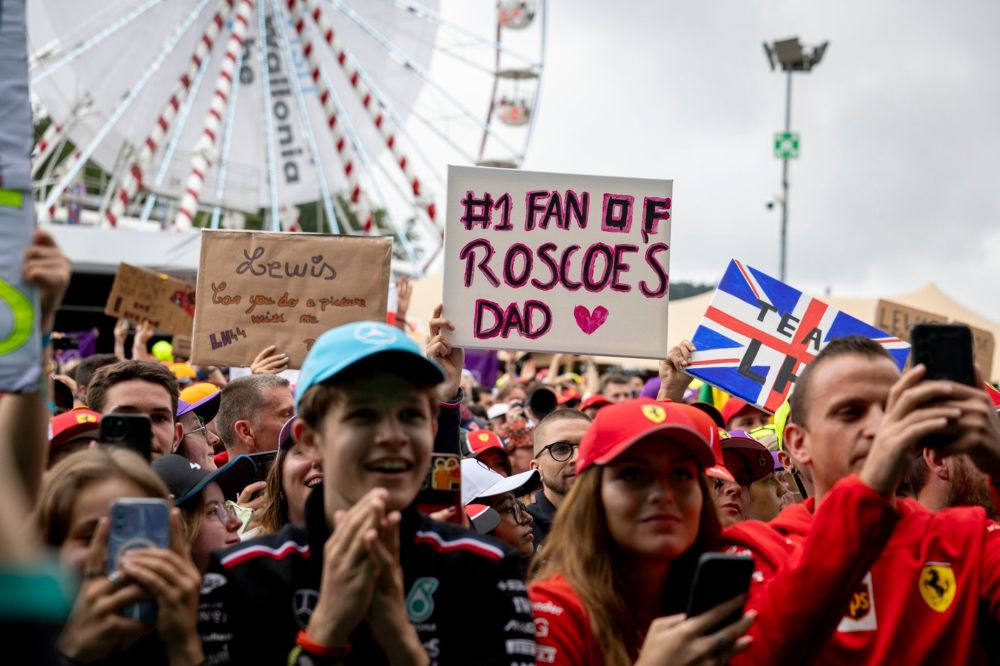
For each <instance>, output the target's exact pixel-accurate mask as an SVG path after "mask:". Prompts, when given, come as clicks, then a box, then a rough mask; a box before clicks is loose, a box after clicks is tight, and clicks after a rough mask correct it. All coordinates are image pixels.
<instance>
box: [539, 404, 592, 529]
mask: <svg viewBox="0 0 1000 666" xmlns="http://www.w3.org/2000/svg"><path fill="white" fill-rule="evenodd" d="M589 425H590V417H589V416H587V415H586V414H584V413H583V412H580V411H577V410H575V409H557V410H555V411H554V412H552V413H551V414H549V415H548V416H546V417H545V418H544V419H542V420H541V421H540V422H539V423H538V426H537V427H536V428H535V435H534V454H535V456H534V459H533V460H532V461H531V469H537V470H538V473H539V474H540V475H541V477H542V489H541V490H539V491H538V492H537V493H535V501H534V502H532V503H531V504H529V505H528V506H527V509H528V513H529V514H531V517H532V519H534V521H535V522H534V530H535V547H536V548H538V547H540V546H541V545H542V541H543V540H544V539H545V536H546V535H547V534H548V533H549V528H550V527H551V526H552V520H553V519H554V518H555V517H556V510H557V509H558V508H559V505H560V504H562V501H563V499H565V497H566V493H568V492H569V488H570V486H571V485H573V479H575V478H576V453H577V449H578V447H579V446H580V439H581V438H583V433H585V432H587V427H588V426H589Z"/></svg>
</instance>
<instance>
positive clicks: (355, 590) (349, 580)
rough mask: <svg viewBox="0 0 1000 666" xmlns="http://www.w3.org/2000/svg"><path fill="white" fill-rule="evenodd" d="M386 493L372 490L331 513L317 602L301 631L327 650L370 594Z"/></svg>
mask: <svg viewBox="0 0 1000 666" xmlns="http://www.w3.org/2000/svg"><path fill="white" fill-rule="evenodd" d="M388 496H389V493H388V491H387V490H386V489H385V488H373V489H372V490H370V491H368V492H367V493H366V494H365V495H364V497H362V498H361V499H360V500H358V502H357V503H356V504H355V505H354V506H352V507H351V508H350V509H348V510H346V511H338V512H336V514H335V515H334V525H335V528H334V531H333V534H331V535H330V538H329V539H327V541H326V544H325V545H324V547H323V578H322V582H321V583H320V592H319V600H318V601H317V602H316V609H315V610H314V611H313V614H312V616H311V617H310V618H309V626H308V627H306V634H307V635H308V636H309V638H310V639H311V640H313V641H316V642H317V643H319V644H321V645H325V646H327V647H331V648H339V647H343V646H344V645H346V644H347V642H348V637H349V636H350V635H351V632H352V631H354V629H355V627H357V626H358V624H359V623H360V622H361V621H362V620H363V619H364V618H365V617H366V616H367V615H368V613H369V609H370V608H371V605H372V598H373V596H374V594H375V584H376V578H377V572H376V567H375V565H374V563H373V562H372V559H371V556H370V549H371V545H372V544H373V543H374V542H375V541H377V540H378V538H379V530H378V528H379V526H380V525H381V521H382V518H383V517H384V516H385V507H386V501H387V499H388Z"/></svg>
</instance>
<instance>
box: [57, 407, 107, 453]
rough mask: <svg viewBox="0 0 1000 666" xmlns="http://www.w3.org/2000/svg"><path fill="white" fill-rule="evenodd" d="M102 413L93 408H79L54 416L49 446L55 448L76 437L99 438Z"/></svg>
mask: <svg viewBox="0 0 1000 666" xmlns="http://www.w3.org/2000/svg"><path fill="white" fill-rule="evenodd" d="M100 429H101V415H100V414H99V413H97V412H95V411H94V410H92V409H86V408H83V407H81V408H79V409H73V410H70V411H68V412H64V413H62V414H60V415H58V416H56V417H53V419H52V422H51V423H50V424H49V446H50V447H52V448H53V449H55V448H57V447H60V446H62V445H63V444H66V443H67V442H70V441H72V440H74V439H82V438H91V439H97V437H98V433H99V432H100Z"/></svg>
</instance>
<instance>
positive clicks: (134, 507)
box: [108, 498, 170, 624]
mask: <svg viewBox="0 0 1000 666" xmlns="http://www.w3.org/2000/svg"><path fill="white" fill-rule="evenodd" d="M110 520H111V523H110V526H109V530H108V573H109V574H110V573H112V572H114V571H117V570H118V565H119V562H120V561H121V558H122V556H123V555H124V554H125V553H127V552H128V551H130V550H133V549H136V548H169V547H170V505H169V504H168V503H167V502H166V501H165V500H161V499H147V498H124V499H119V500H116V501H115V502H114V503H113V504H112V505H111V518H110ZM122 614H123V615H124V616H125V617H127V618H131V619H133V620H139V621H141V622H145V623H146V624H154V623H155V622H156V605H155V604H154V603H153V602H152V601H140V602H138V603H135V604H133V605H131V606H128V607H126V608H125V609H124V610H123V612H122Z"/></svg>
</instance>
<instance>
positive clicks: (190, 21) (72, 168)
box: [38, 0, 208, 224]
mask: <svg viewBox="0 0 1000 666" xmlns="http://www.w3.org/2000/svg"><path fill="white" fill-rule="evenodd" d="M207 4H208V0H198V3H197V4H196V5H195V6H194V8H193V9H192V10H191V11H190V12H189V13H188V15H187V17H186V18H185V19H184V21H183V22H182V23H181V25H180V26H178V28H177V30H175V31H174V33H173V34H172V35H171V36H170V38H169V39H168V40H167V41H166V43H165V44H164V45H163V48H162V49H161V50H160V52H159V54H157V56H156V58H154V59H153V62H152V63H150V65H149V66H148V67H146V69H145V71H143V73H142V75H141V76H140V77H139V78H138V80H136V81H135V83H134V84H133V85H132V87H131V88H130V89H129V91H128V94H126V95H125V97H124V99H122V100H121V102H119V103H118V106H117V107H116V108H115V110H114V112H113V113H112V114H111V116H110V117H109V118H108V119H107V120H106V121H105V123H104V124H103V125H102V126H101V128H100V129H99V130H98V131H97V133H96V134H95V135H94V137H93V138H92V139H91V140H90V143H88V144H87V147H86V148H84V149H83V150H82V151H81V152H80V153H79V157H76V156H74V158H73V159H72V161H71V162H69V163H68V168H67V171H66V173H65V174H64V175H63V177H62V178H61V179H60V180H59V182H58V183H56V185H55V186H54V187H52V189H50V190H49V192H48V195H47V196H46V198H45V203H43V204H42V212H41V213H40V214H39V216H38V221H39V223H40V224H47V223H49V222H51V221H52V220H51V216H52V214H53V212H54V211H55V206H56V203H57V202H58V200H59V197H60V196H62V194H63V192H65V191H66V188H67V187H69V185H70V184H71V183H72V182H73V181H74V180H75V179H76V177H77V176H78V175H79V173H80V171H81V170H82V169H83V167H84V165H85V164H86V163H87V160H89V159H90V157H91V156H92V155H93V154H94V151H96V150H97V148H98V146H100V145H101V143H102V142H103V141H104V140H105V139H106V138H107V137H108V134H109V133H110V132H111V130H112V129H113V128H114V126H115V125H116V124H118V122H119V121H120V120H121V119H122V118H123V117H124V116H125V114H127V113H128V111H129V109H130V108H131V106H132V103H133V102H135V100H136V99H137V98H138V97H139V96H140V95H141V94H142V92H143V90H145V88H146V86H147V85H148V84H149V82H150V81H151V80H152V78H153V76H154V75H155V74H156V72H157V71H158V70H159V69H160V67H161V66H162V65H163V63H164V62H165V61H166V60H167V58H169V57H170V54H171V53H172V52H173V50H174V49H175V48H176V47H177V44H178V43H179V42H180V41H181V39H183V37H184V35H185V34H187V31H188V30H190V29H191V26H192V25H194V22H195V20H196V19H197V18H198V16H200V15H201V12H202V11H204V9H205V6H206V5H207Z"/></svg>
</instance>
